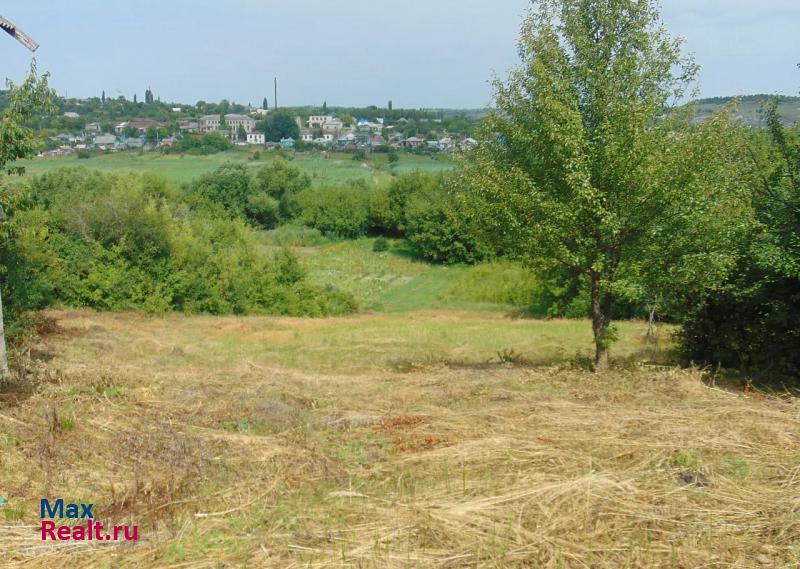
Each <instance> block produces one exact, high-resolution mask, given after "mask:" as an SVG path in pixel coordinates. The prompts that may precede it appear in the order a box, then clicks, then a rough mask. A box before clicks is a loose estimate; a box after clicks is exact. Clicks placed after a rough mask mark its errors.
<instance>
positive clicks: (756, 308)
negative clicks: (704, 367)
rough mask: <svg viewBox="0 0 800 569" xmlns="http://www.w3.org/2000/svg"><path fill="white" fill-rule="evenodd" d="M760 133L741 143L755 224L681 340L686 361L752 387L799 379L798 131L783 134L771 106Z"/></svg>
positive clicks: (693, 313)
mask: <svg viewBox="0 0 800 569" xmlns="http://www.w3.org/2000/svg"><path fill="white" fill-rule="evenodd" d="M764 116H765V119H766V122H767V127H768V128H767V132H766V133H762V132H758V131H749V132H747V133H746V134H745V135H744V136H743V139H744V142H745V148H743V149H742V160H743V161H748V162H749V163H750V165H751V167H752V177H751V183H752V185H753V188H754V189H755V191H754V193H753V205H754V208H755V210H756V220H757V222H758V223H757V224H755V225H754V226H753V227H752V229H751V231H750V232H749V233H748V235H747V236H746V237H745V238H744V239H743V240H742V241H741V242H740V243H739V246H738V252H739V254H740V259H739V262H738V264H737V266H736V269H735V270H734V271H733V272H732V274H731V275H730V276H729V277H728V278H727V279H725V280H724V281H723V282H722V283H720V286H718V287H715V288H714V289H712V290H711V291H710V292H709V293H708V294H707V295H706V296H704V297H703V298H702V300H701V301H700V302H696V303H695V305H694V306H693V308H692V310H691V311H690V313H689V315H688V318H687V319H686V321H685V323H684V326H683V330H682V333H681V341H682V348H683V353H684V356H685V357H686V359H687V360H694V361H702V362H706V363H709V364H712V365H721V366H723V367H728V368H737V369H740V370H742V371H743V372H745V373H747V374H749V375H751V377H752V376H755V377H757V378H759V379H768V378H770V377H772V378H778V377H781V378H783V377H791V378H794V379H795V380H796V378H797V377H798V374H799V373H800V350H799V349H798V346H800V311H798V309H797V307H798V306H800V126H795V127H794V128H792V129H786V128H785V127H784V126H783V124H782V121H781V117H780V116H779V114H778V102H777V101H773V102H772V103H771V104H769V105H768V106H767V107H766V109H765V113H764Z"/></svg>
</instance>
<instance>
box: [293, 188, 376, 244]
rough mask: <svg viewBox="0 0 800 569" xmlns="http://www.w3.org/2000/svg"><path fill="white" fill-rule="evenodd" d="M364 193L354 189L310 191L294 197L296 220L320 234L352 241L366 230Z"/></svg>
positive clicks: (316, 189)
mask: <svg viewBox="0 0 800 569" xmlns="http://www.w3.org/2000/svg"><path fill="white" fill-rule="evenodd" d="M367 199H368V191H367V190H365V189H363V188H361V187H356V186H334V187H317V188H310V189H307V190H305V191H303V192H301V193H300V194H299V195H298V197H297V203H298V205H299V208H300V212H301V213H300V216H299V219H300V221H301V222H302V223H304V224H305V225H308V226H309V227H313V228H315V229H318V230H319V231H321V232H322V233H323V234H330V235H335V236H338V237H344V238H349V239H354V238H356V237H362V236H364V235H366V233H367V228H368V226H369V209H368V204H367Z"/></svg>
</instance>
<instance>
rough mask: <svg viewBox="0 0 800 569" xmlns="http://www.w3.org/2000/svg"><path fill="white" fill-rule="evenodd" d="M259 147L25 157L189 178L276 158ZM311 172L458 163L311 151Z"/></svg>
mask: <svg viewBox="0 0 800 569" xmlns="http://www.w3.org/2000/svg"><path fill="white" fill-rule="evenodd" d="M253 152H254V149H247V150H242V149H237V150H231V151H228V152H220V153H219V154H212V155H209V156H192V155H188V154H187V155H184V156H180V155H162V154H159V153H155V152H152V153H151V152H148V153H144V154H141V155H140V154H138V153H137V152H119V153H116V154H108V155H97V156H93V157H92V158H91V159H89V160H79V159H78V158H77V156H66V157H53V158H35V159H32V160H21V161H20V162H19V164H20V165H22V166H25V168H26V170H27V172H28V174H41V173H44V172H49V171H52V170H55V169H57V168H63V167H65V166H84V167H86V168H92V169H97V170H101V171H105V172H121V171H128V170H133V171H136V172H152V173H154V174H158V175H161V176H163V177H165V178H167V179H168V180H170V181H172V182H175V183H181V182H189V181H191V180H193V179H194V178H197V177H198V176H200V175H201V174H203V173H205V172H208V171H211V170H213V169H214V168H217V167H218V166H220V165H221V164H223V163H224V162H226V161H229V160H230V161H234V162H245V163H247V165H248V166H251V167H253V168H257V167H260V166H262V165H264V164H268V163H269V162H270V161H271V160H273V159H274V156H273V154H271V153H270V152H267V151H264V150H262V151H261V160H252V156H253ZM293 163H294V164H296V165H297V166H299V167H300V168H301V169H302V170H303V171H305V172H306V173H308V175H309V176H311V178H312V180H313V181H314V183H315V184H319V185H324V184H343V183H346V182H350V181H354V180H364V181H365V182H367V183H370V184H382V183H388V181H389V180H390V179H391V171H392V169H393V170H395V171H396V172H397V173H398V174H400V173H406V172H411V171H414V170H423V171H426V172H441V171H443V170H447V169H449V168H451V167H452V161H450V160H448V159H439V160H437V159H431V158H428V157H425V156H415V155H410V154H400V162H399V163H398V164H397V165H396V166H394V167H393V168H392V169H390V168H389V166H388V164H387V163H386V158H385V156H383V155H374V156H373V157H371V158H370V159H369V160H368V161H367V162H365V163H362V162H356V161H353V160H352V158H351V155H349V154H331V155H329V157H327V158H323V157H322V156H321V155H319V154H316V153H311V152H305V153H298V154H297V155H296V156H295V159H294V161H293Z"/></svg>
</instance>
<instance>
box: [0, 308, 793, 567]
mask: <svg viewBox="0 0 800 569" xmlns="http://www.w3.org/2000/svg"><path fill="white" fill-rule="evenodd" d="M46 316H47V320H45V321H43V323H42V325H41V327H40V332H41V334H40V339H39V341H38V343H37V345H35V346H34V347H33V349H32V350H31V352H30V356H31V360H30V361H28V363H27V364H25V365H24V366H23V372H22V374H21V375H20V376H19V377H17V378H16V381H15V382H13V383H11V384H7V385H5V386H4V388H3V389H2V395H1V396H2V407H1V408H0V419H2V420H1V421H0V456H2V457H3V460H2V462H0V493H1V494H2V496H3V497H4V499H5V500H7V502H6V503H5V504H4V505H3V506H0V511H2V514H0V516H2V517H0V525H1V526H2V528H1V529H2V531H0V564H2V565H3V566H4V567H19V568H23V567H31V568H32V567H42V566H48V567H55V566H59V567H66V566H74V565H79V566H81V567H90V568H93V567H97V568H110V567H120V568H124V567H143V566H148V567H182V568H201V567H281V568H285V567H532V566H533V567H546V568H553V569H555V568H572V567H575V568H578V567H599V568H603V567H609V568H611V567H614V568H618V567H670V568H684V567H685V568H689V567H692V568H693V567H699V566H706V567H743V568H744V567H748V568H749V567H789V566H794V565H796V564H797V562H798V561H799V560H800V547H799V546H798V543H800V525H799V524H798V520H797V511H798V510H799V509H800V498H798V496H800V493H799V492H798V490H800V477H798V467H797V464H798V462H800V453H799V452H798V448H800V444H798V443H800V409H798V404H797V401H796V399H792V398H783V397H778V396H771V395H766V394H762V393H759V392H754V391H742V390H738V391H731V390H723V389H719V388H716V387H714V386H712V385H709V384H708V383H707V382H704V381H703V377H702V374H701V373H700V372H699V371H697V370H684V371H682V370H678V369H673V368H667V367H660V366H650V367H642V366H641V365H639V363H640V361H641V354H643V353H647V352H648V351H650V350H652V349H653V346H652V345H651V344H647V343H646V342H645V340H644V330H645V326H644V324H642V323H636V322H630V323H626V324H625V325H624V326H623V333H622V337H621V341H620V343H619V345H618V346H617V347H616V352H615V353H616V354H617V356H618V357H620V360H618V361H620V366H619V367H617V368H616V369H615V370H613V371H609V372H607V373H604V374H594V373H590V372H588V371H586V370H585V369H584V366H585V364H586V362H585V361H584V358H580V357H575V356H573V355H568V356H565V357H554V354H555V355H556V356H557V355H558V354H559V353H564V354H579V353H581V352H587V351H588V350H590V348H591V333H590V331H589V324H588V322H586V321H573V322H569V321H535V320H509V318H508V317H507V315H506V314H504V313H503V312H501V311H487V310H480V311H464V310H436V311H425V310H422V311H406V312H392V313H372V314H362V315H359V316H352V317H347V318H329V319H317V320H315V319H304V318H265V317H249V318H235V317H204V316H198V317H190V316H181V315H169V316H165V317H148V316H143V315H137V314H112V313H105V314H98V313H94V312H90V311H74V310H73V311H51V312H48V313H47V314H46ZM656 348H657V349H668V348H669V336H668V335H665V336H664V337H663V338H662V343H661V344H660V345H657V346H656ZM517 350H518V351H517ZM624 354H628V355H629V356H630V357H629V358H628V359H627V362H628V363H627V364H625V363H624V362H625V358H622V357H621V356H623V355H624ZM45 362H46V363H45ZM43 496H47V497H64V498H65V499H68V500H78V501H90V502H93V503H94V504H95V506H94V511H95V513H96V514H97V517H98V519H99V520H101V521H102V522H103V523H105V524H110V523H113V524H129V523H130V524H138V525H139V532H140V535H141V540H140V541H139V542H137V543H127V544H114V543H100V544H98V543H97V542H92V543H89V542H83V543H79V542H74V543H66V544H64V543H62V544H55V543H52V542H42V541H41V540H40V536H39V529H38V527H39V518H38V499H39V498H40V497H43Z"/></svg>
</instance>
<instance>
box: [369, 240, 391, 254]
mask: <svg viewBox="0 0 800 569" xmlns="http://www.w3.org/2000/svg"><path fill="white" fill-rule="evenodd" d="M372 250H373V251H375V252H376V253H383V252H384V251H388V250H389V240H388V239H386V237H378V238H377V239H376V240H375V242H374V243H373V244H372Z"/></svg>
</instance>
